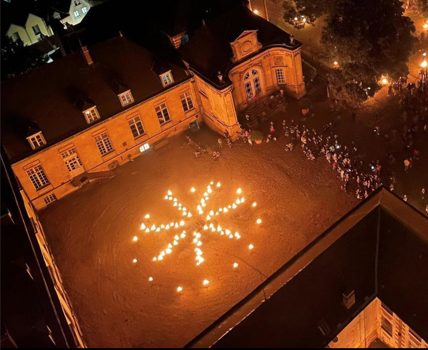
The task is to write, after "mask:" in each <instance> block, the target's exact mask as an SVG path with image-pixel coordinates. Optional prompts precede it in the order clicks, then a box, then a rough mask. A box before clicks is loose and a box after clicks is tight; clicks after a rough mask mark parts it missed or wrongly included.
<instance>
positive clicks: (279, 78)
mask: <svg viewBox="0 0 428 350" xmlns="http://www.w3.org/2000/svg"><path fill="white" fill-rule="evenodd" d="M276 81H277V82H278V85H282V84H285V76H284V69H277V70H276Z"/></svg>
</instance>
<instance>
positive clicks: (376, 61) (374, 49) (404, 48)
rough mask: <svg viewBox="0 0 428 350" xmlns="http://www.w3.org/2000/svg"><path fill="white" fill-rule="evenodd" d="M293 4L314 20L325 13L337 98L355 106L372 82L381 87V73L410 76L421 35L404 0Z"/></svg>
mask: <svg viewBox="0 0 428 350" xmlns="http://www.w3.org/2000/svg"><path fill="white" fill-rule="evenodd" d="M290 6H291V8H292V11H295V12H292V13H293V15H295V16H299V15H303V16H307V17H308V18H310V19H311V21H313V20H316V19H317V18H319V17H320V16H325V18H326V20H325V25H324V28H323V32H322V39H321V44H322V49H323V52H322V61H323V62H322V63H324V65H325V66H326V67H328V68H329V73H328V78H329V81H330V88H331V97H332V98H334V99H336V100H338V102H343V103H344V104H347V105H348V106H351V107H356V106H358V105H359V104H361V103H362V102H364V101H365V100H366V99H367V97H368V94H367V92H368V91H369V90H367V88H370V92H371V93H375V92H376V91H377V90H378V89H379V88H380V84H379V82H380V81H381V79H382V77H384V76H385V77H388V80H391V81H392V80H396V79H398V78H399V77H402V76H407V74H408V67H407V62H408V60H409V58H410V56H411V54H412V53H413V48H414V45H415V43H416V41H417V39H416V38H415V37H414V35H413V33H414V32H415V27H414V25H413V22H412V20H411V19H410V18H409V17H406V16H404V9H403V4H402V3H401V1H400V0H285V5H284V8H285V9H286V11H287V8H288V9H290ZM284 17H285V18H289V14H288V13H286V14H285V15H284ZM334 62H337V65H335V64H334Z"/></svg>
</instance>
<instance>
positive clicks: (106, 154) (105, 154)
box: [101, 150, 116, 158]
mask: <svg viewBox="0 0 428 350" xmlns="http://www.w3.org/2000/svg"><path fill="white" fill-rule="evenodd" d="M113 153H116V151H115V150H113V151H110V152H108V153H104V154H102V155H101V156H102V157H103V158H104V157H108V156H109V155H111V154H113Z"/></svg>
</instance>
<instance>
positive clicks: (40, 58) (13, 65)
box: [1, 37, 48, 81]
mask: <svg viewBox="0 0 428 350" xmlns="http://www.w3.org/2000/svg"><path fill="white" fill-rule="evenodd" d="M47 61H48V57H47V56H46V55H44V54H42V53H40V52H39V51H38V50H37V49H36V48H35V47H34V46H24V44H23V43H22V41H21V40H17V41H13V40H12V39H11V38H9V37H5V38H4V40H3V41H2V47H1V80H2V81H4V80H7V79H10V78H13V77H15V76H18V75H20V74H23V73H26V72H29V71H31V70H33V69H34V68H37V67H40V66H42V65H44V64H46V63H47Z"/></svg>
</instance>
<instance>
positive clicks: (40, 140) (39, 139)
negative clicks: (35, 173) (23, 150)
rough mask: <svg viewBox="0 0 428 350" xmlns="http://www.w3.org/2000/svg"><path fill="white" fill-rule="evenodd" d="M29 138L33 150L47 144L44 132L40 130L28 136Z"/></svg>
mask: <svg viewBox="0 0 428 350" xmlns="http://www.w3.org/2000/svg"><path fill="white" fill-rule="evenodd" d="M27 140H28V142H29V143H30V146H31V148H32V149H33V150H34V149H38V148H40V147H42V146H44V145H46V140H45V138H44V137H43V134H42V132H41V131H40V132H38V133H37V134H34V135H32V136H30V137H27Z"/></svg>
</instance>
